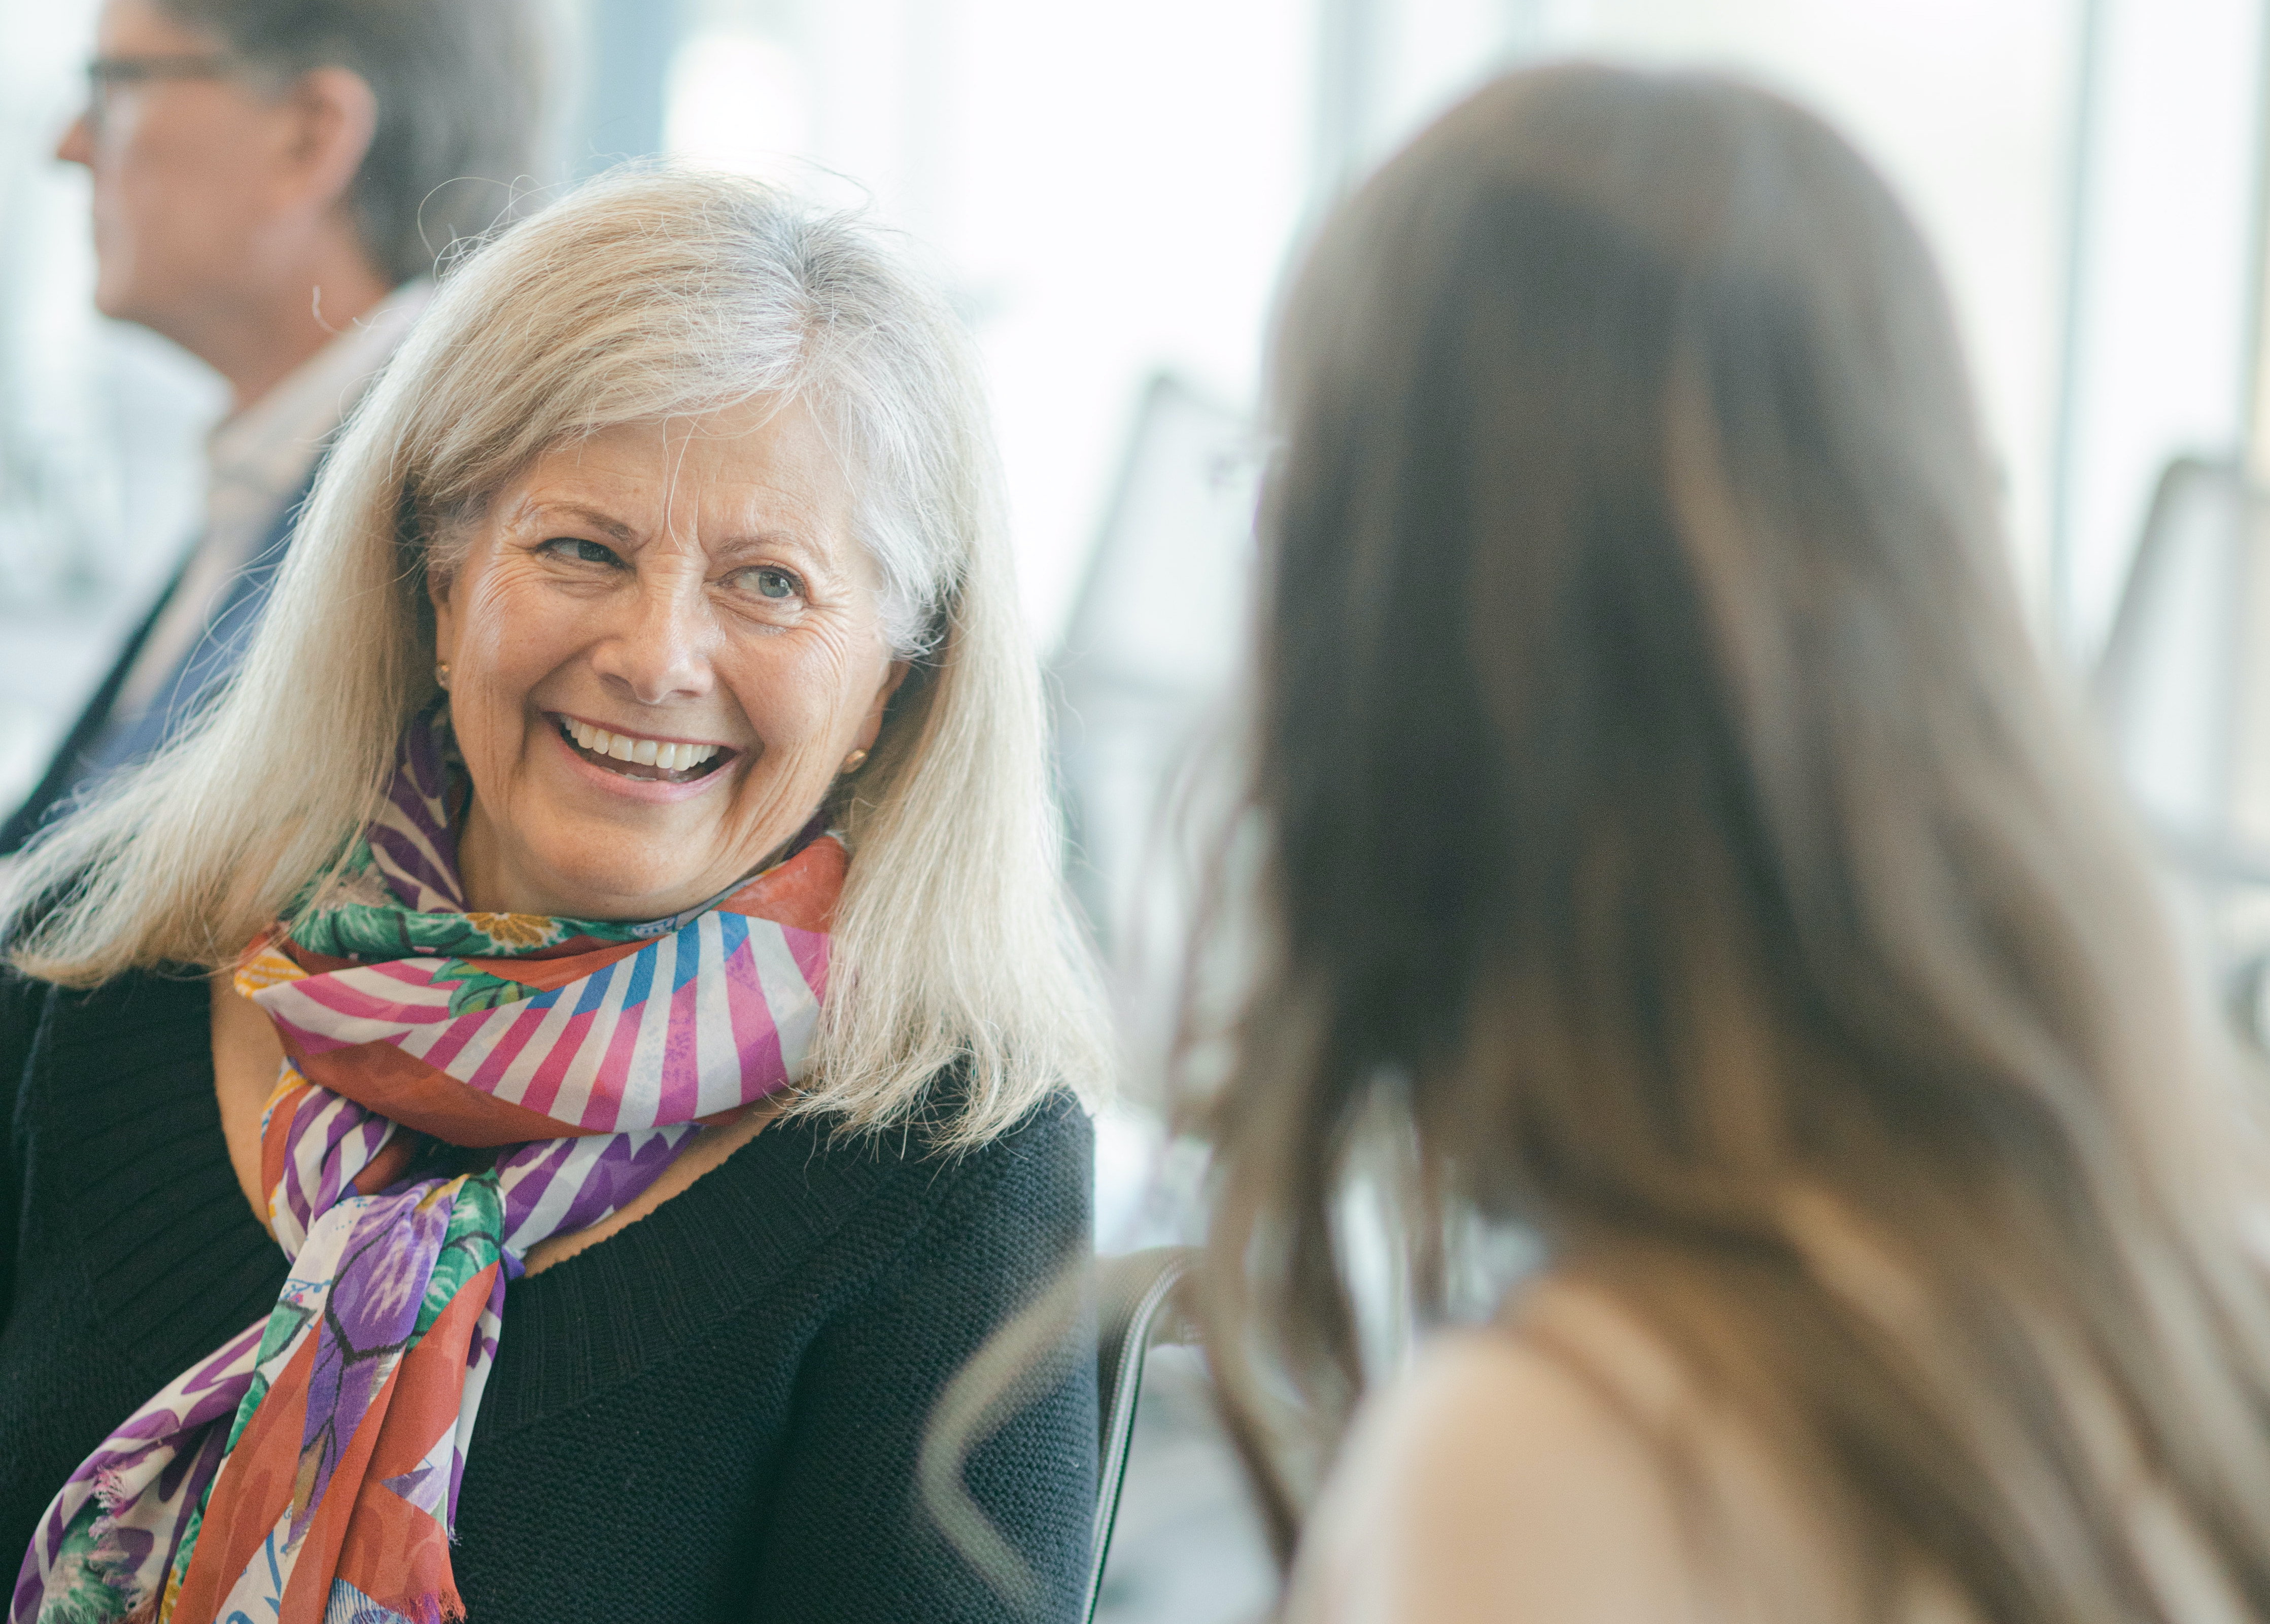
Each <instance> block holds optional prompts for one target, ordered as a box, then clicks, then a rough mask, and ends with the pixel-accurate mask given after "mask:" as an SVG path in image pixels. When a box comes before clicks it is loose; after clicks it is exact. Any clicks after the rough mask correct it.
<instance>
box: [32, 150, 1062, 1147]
mask: <svg viewBox="0 0 2270 1624" xmlns="http://www.w3.org/2000/svg"><path fill="white" fill-rule="evenodd" d="M750 401H769V402H776V403H780V404H788V403H791V402H793V403H797V404H801V405H803V406H804V407H805V409H806V410H807V411H809V412H811V413H812V417H813V419H814V421H816V422H817V423H819V424H820V426H821V427H822V430H823V433H825V434H827V437H828V439H829V441H831V443H832V444H833V446H834V447H835V450H836V453H837V455H838V456H839V457H840V459H841V461H842V466H843V468H844V471H845V472H846V474H847V477H848V478H849V481H850V484H851V486H852V489H853V492H854V493H855V499H856V501H855V518H854V524H855V528H856V530H857V536H858V538H859V540H860V541H861V542H862V543H863V544H864V545H866V546H867V547H868V549H869V550H870V551H871V552H872V555H873V557H874V558H875V560H876V562H877V564H878V566H879V575H880V576H881V578H882V580H883V582H884V583H885V586H884V595H885V598H886V619H887V620H888V622H889V631H890V634H891V636H892V638H893V641H894V643H895V644H896V645H897V648H898V649H899V651H900V653H901V655H903V656H913V666H912V669H911V671H909V675H908V677H907V679H906V680H905V682H904V683H903V684H902V685H901V688H900V690H899V693H898V694H897V696H896V697H895V698H894V701H892V704H891V707H890V710H889V713H888V715H887V716H886V720H885V722H884V724H883V729H882V732H881V734H880V736H879V738H878V739H877V741H876V745H875V748H874V751H873V753H872V759H871V760H870V761H869V763H868V765H867V766H866V768H864V771H862V772H861V774H860V775H859V776H858V777H857V780H856V781H854V782H855V784H856V791H857V793H856V798H853V799H850V800H849V801H848V802H847V803H845V804H844V805H842V806H840V807H839V808H838V809H837V812H836V819H837V822H838V825H839V827H842V828H844V829H845V831H846V833H847V834H848V835H849V842H850V845H851V848H852V852H853V857H852V862H851V866H850V874H849V881H848V884H847V886H846V889H845V891H844V894H843V897H842V902H841V905H840V907H839V908H838V910H837V915H836V923H835V938H834V942H833V947H832V956H831V963H830V969H829V983H828V990H827V1000H826V1005H825V1008H824V1010H823V1013H822V1019H821V1031H820V1045H819V1049H818V1051H817V1054H816V1057H815V1064H814V1069H813V1075H812V1086H811V1089H810V1091H809V1093H808V1094H807V1097H806V1099H805V1101H804V1104H803V1107H802V1109H814V1110H829V1111H834V1112H837V1113H840V1114H842V1116H844V1117H846V1118H848V1119H849V1120H850V1121H852V1122H854V1123H883V1122H888V1121H894V1120H897V1119H900V1118H902V1117H904V1116H907V1115H908V1114H909V1113H911V1112H913V1111H915V1110H916V1109H917V1108H918V1107H920V1106H921V1104H922V1103H923V1101H924V1098H925V1094H926V1087H925V1086H926V1084H928V1082H929V1081H930V1079H931V1078H932V1077H934V1076H935V1075H937V1074H938V1073H939V1072H942V1071H943V1070H944V1069H945V1068H946V1067H947V1066H949V1065H950V1064H954V1063H956V1062H961V1064H962V1066H963V1070H964V1072H966V1076H967V1085H966V1086H967V1094H966V1098H964V1099H963V1100H962V1102H961V1105H960V1107H959V1109H958V1114H957V1115H955V1116H953V1120H952V1121H951V1122H950V1123H946V1125H945V1127H944V1129H943V1132H944V1135H945V1137H946V1138H949V1139H952V1140H954V1141H956V1142H961V1143H973V1142H976V1141H978V1140H981V1139H983V1138H986V1137H989V1136H990V1135H991V1134H994V1133H997V1132H998V1131H1001V1130H1002V1129H1003V1128H1005V1127H1006V1126H1008V1125H1009V1124H1011V1123H1013V1122H1015V1121H1016V1120H1017V1119H1018V1118H1019V1117H1020V1116H1023V1115H1024V1114H1025V1112H1026V1111H1027V1109H1029V1108H1030V1107H1031V1106H1032V1105H1033V1104H1034V1103H1035V1101H1038V1100H1039V1099H1041V1098H1042V1097H1043V1096H1045V1095H1046V1094H1049V1093H1050V1091H1051V1090H1052V1089H1054V1088H1056V1087H1057V1086H1071V1087H1072V1088H1074V1089H1075V1090H1077V1091H1078V1092H1079V1093H1080V1094H1082V1095H1083V1097H1086V1098H1087V1099H1089V1100H1090V1101H1094V1099H1095V1098H1096V1097H1097V1095H1098V1094H1099V1093H1100V1091H1101V1089H1102V1083H1103V1078H1104V1074H1105V1071H1106V1064H1105V1059H1104V1052H1105V1051H1104V1044H1103V1042H1102V1035H1101V1033H1102V1021H1101V1017H1100V1013H1099V1011H1100V1000H1099V999H1098V997H1097V996H1096V992H1095V988H1094V978H1093V975H1092V972H1091V969H1090V965H1089V959H1088V956H1087V952H1086V949H1085V946H1084V945H1083V942H1082V938H1081V937H1080V935H1079V931H1078V928H1077V925H1076V923H1075V921H1074V920H1073V918H1072V915H1071V913H1070V909H1069V907H1068V904H1067V903H1066V901H1065V896H1064V891H1063V887H1062V885H1061V882H1060V878H1059V860H1060V859H1059V854H1060V845H1059V836H1058V833H1057V825H1056V819H1055V814H1054V811H1053V808H1052V805H1051V804H1050V797H1049V793H1048V778H1047V768H1046V740H1045V725H1046V724H1045V720H1044V710H1043V707H1042V697H1041V684H1040V674H1039V668H1038V664H1037V662H1036V660H1035V657H1034V655H1033V653H1032V651H1031V649H1030V648H1029V646H1028V645H1027V640H1026V637H1025V634H1024V630H1023V624H1022V619H1021V616H1020V609H1019V604H1018V599H1017V593H1016V587H1015V582H1014V579H1013V573H1012V570H1011V567H1010V561H1009V557H1008V552H1007V545H1006V540H1005V537H1004V535H1003V533H1002V526H1001V522H1000V515H1001V507H1000V502H999V499H998V473H997V469H996V461H995V456H994V452H993V447H992V442H991V439H990V433H989V430H988V427H987V422H986V414H985V408H984V402H983V391H982V390H981V389H980V388H979V386H978V384H977V382H976V375H975V369H974V364H973V358H972V356H971V353H970V351H969V347H968V340H967V338H966V337H965V335H964V334H963V333H962V331H961V327H960V325H959V323H957V322H956V321H955V319H954V317H953V315H952V313H951V312H950V311H949V309H948V308H947V307H946V304H945V302H944V300H942V299H941V298H940V297H939V296H938V294H937V293H935V292H933V291H931V289H930V288H929V287H928V285H926V283H925V282H924V280H923V279H922V278H918V277H916V276H915V275H914V274H913V273H912V272H911V271H909V269H908V268H907V267H906V266H905V265H904V264H903V263H901V258H900V256H897V255H896V254H895V253H894V252H893V251H892V250H891V249H890V248H888V247H887V246H886V243H885V241H884V240H883V239H882V238H881V237H880V236H879V234H877V233H876V232H874V231H873V230H872V229H871V228H869V227H867V226H864V225H863V224H861V223H860V222H859V221H858V220H857V219H855V218H852V217H849V216H844V215H831V214H822V213H818V212H814V211H811V210H809V209H807V208H805V207H804V206H802V205H800V204H797V203H796V202H795V201H793V200H792V199H790V197H787V196H786V195H784V194H783V193H782V192H780V191H778V190H775V189H772V188H769V187H767V186H764V185H761V184H760V183H758V182H752V181H746V180H742V179H738V178H733V177H727V176H720V175H713V174H693V173H687V172H683V171H674V170H631V171H618V172H616V173H615V174H612V175H609V176H605V177H602V178H601V179H600V180H598V181H596V182H591V183H590V184H588V185H586V186H585V187H583V188H582V189H579V190H578V191H576V192H575V193H574V194H573V195H571V196H570V197H568V198H567V199H566V200H565V201H563V202H560V203H559V204H555V205H553V207H552V208H551V209H549V210H547V211H545V212H544V213H543V214H540V215H538V216H537V217H535V218H534V219H530V220H529V221H527V222H526V223H524V224H523V225H520V226H514V227H511V228H509V229H508V230H505V231H503V232H502V233H501V234H499V235H498V237H497V238H496V240H495V241H493V242H491V243H489V244H487V245H486V246H484V247H482V248H478V249H477V250H476V251H474V252H472V253H471V254H469V255H467V256H465V258H464V262H463V263H461V265H460V266H459V267H458V269H457V270H456V272H455V273H454V274H453V275H452V276H450V277H449V278H448V280H447V281H445V282H444V284H443V285H442V288H441V292H440V293H439V294H438V295H437V296H436V298H435V300H434V304H433V306H432V307H431V308H429V309H428V311H427V314H426V315H425V317H424V319H423V320H422V321H421V322H420V323H419V326H418V328H417V329H416V330H415V331H413V333H412V336H411V337H410V338H409V340H408V341H407V342H406V343H405V344H404V346H403V348H402V350H401V352H399V354H398V355H397V358H396V360H395V361H394V362H393V364H392V366H391V367H390V368H389V371H388V372H387V374H386V375H385V376H384V377H383V378H382V380H381V381H380V382H378V383H377V385H376V386H375V388H374V389H372V391H371V393H370V395H369V396H368V397H367V399H366V400H365V401H364V403H363V404H362V405H361V406H360V408H359V409H358V411H357V412H356V413H355V415H354V418H353V419H352V422H351V423H350V425H349V426H348V427H347V429H346V431H345V434H344V437H343V438H342V439H341V441H339V444H338V448H337V449H335V450H334V451H333V452H332V454H331V456H330V460H329V462H328V463H327V464H326V466H325V468H324V470H323V474H322V477H321V478H320V479H319V481H318V483H317V485H316V487H315V493H314V495H313V496H312V497H311V499H310V501H309V506H308V511H307V514H306V515H305V517H304V518H303V519H302V520H301V523H300V530H299V535H298V538H297V540H296V541H295V542H294V544H293V548H292V551H291V553H290V555H289V557H288V559H287V560H286V564H285V566H284V568H283V570H282V573H281V575H280V576H279V578H278V582H277V586H276V591H275V595H274V597H273V598H272V599H271V603H270V605H269V609H268V612H267V614H266V617H265V619H263V622H262V625H261V628H260V631H259V634H258V636H257V638H256V641H255V642H254V644H253V647H252V649H251V650H250V651H249V655H248V656H247V658H246V661H245V664H244V666H243V669H242V671H241V673H240V675H239V676H238V677H237V678H236V679H235V680H234V683H233V684H232V685H231V686H229V688H228V689H227V690H226V692H225V693H224V694H223V695H222V697H221V698H220V699H219V701H218V703H216V704H215V705H214V706H213V708H211V710H209V711H208V712H206V713H205V714H204V716H201V717H200V718H199V719H197V721H196V722H195V723H193V724H192V725H191V726H190V727H189V729H188V730H185V732H184V733H183V735H182V737H181V738H180V739H179V740H178V742H176V743H175V744H174V745H171V746H169V747H168V748H167V750H166V751H165V752H164V753H162V754H160V755H159V757H157V758H156V759H155V760H153V761H152V762H151V763H150V764H149V765H147V766H146V767H145V768H140V769H138V770H137V771H134V772H132V773H130V774H128V775H123V776H122V778H121V779H119V780H117V781H115V782H113V783H112V784H111V785H109V786H108V788H107V789H106V790H104V791H103V792H102V793H101V795H100V797H99V798H98V799H97V800H96V802H95V803H94V804H93V805H91V806H89V807H87V808H86V809H85V810H82V811H81V812H78V813H77V814H75V815H74V816H72V817H70V818H67V819H64V820H63V822H62V823H60V824H59V825H57V826H56V827H54V828H52V829H51V830H50V831H48V833H47V834H45V835H43V836H42V837H41V839H40V840H39V841H38V842H35V843H34V845H33V847H32V848H31V849H29V851H28V852H27V853H26V856H25V859H24V864H23V867H22V870H21V871H19V874H17V875H16V876H14V877H13V878H14V879H15V880H16V881H17V882H18V886H17V887H15V895H16V897H17V898H18V902H17V904H16V906H17V908H18V909H19V919H18V922H17V923H18V926H19V929H20V931H21V938H20V940H19V945H18V951H17V953H16V954H15V960H16V963H17V964H18V966H19V968H22V969H24V970H25V971H26V972H27V973H29V974H32V975H39V976H43V977H46V978H48V979H51V980H54V981H58V982H63V983H69V984H73V985H80V986H85V985H92V984H94V983H100V982H102V981H104V980H107V979H108V978H109V977H111V976H115V975H119V974H121V973H122V972H124V971H127V970H130V969H133V968H146V967H151V966H156V965H161V964H169V963H170V964H182V965H188V966H197V967H205V968H212V967H218V966H220V965H223V964H225V963H227V962H228V961H230V960H233V959H234V957H235V956H236V955H237V954H238V953H240V952H241V950H242V949H243V947H244V946H245V945H246V944H247V943H248V942H249V940H250V939H251V938H252V937H253V936H254V935H255V934H256V932H257V931H260V930H261V929H263V927H264V926H265V925H266V924H267V923H268V922H269V921H270V920H271V919H273V918H274V917H276V916H277V914H278V911H279V910H280V909H282V908H285V907H286V906H287V905H288V904H289V903H290V901H292V899H293V897H294V896H295V895H297V894H300V891H301V889H302V887H304V886H308V884H309V882H310V881H316V882H321V881H322V880H323V879H324V878H325V877H326V876H328V875H329V874H330V872H331V871H332V869H333V867H334V865H335V864H337V863H338V861H339V860H340V857H341V855H342V853H343V851H344V850H345V847H346V844H347V842H349V841H350V840H351V839H352V836H353V834H354V833H355V832H356V830H358V829H359V828H360V827H362V825H363V824H364V823H366V822H367V820H368V819H370V818H371V817H372V816H373V815H374V813H375V811H376V809H377V806H378V805H379V803H380V800H381V798H382V796H383V794H384V791H385V789H386V785H387V781H388V778H389V774H390V772H391V770H392V767H393V762H394V757H395V749H396V745H397V740H398V739H399V738H400V737H401V734H402V731H403V729H404V726H405V725H407V723H409V721H410V719H411V718H412V716H415V715H416V714H417V712H418V711H419V708H421V707H423V706H424V705H426V704H427V703H428V702H429V701H431V700H432V699H433V698H434V696H435V693H436V692H437V690H436V689H435V687H434V625H433V612H432V609H431V607H430V604H429V603H428V600H427V591H426V580H427V573H428V570H429V569H431V568H440V569H441V570H444V571H446V570H447V568H448V567H449V558H448V556H447V553H448V551H449V546H450V543H451V540H452V538H455V537H456V535H458V534H459V533H460V532H461V530H462V528H463V527H462V525H461V523H459V521H460V520H461V519H462V518H463V517H464V515H468V514H471V513H473V512H476V511H478V508H479V506H480V504H481V503H482V502H483V501H484V500H485V499H486V498H487V497H488V496H490V495H492V494H493V493H496V492H498V491H499V490H500V489H501V487H502V486H504V485H505V484H506V483H507V482H508V480H510V479H511V478H512V477H513V476H514V475H515V474H516V472H517V471H520V470H521V469H523V468H524V467H526V466H527V465H528V463H530V460H531V459H533V458H534V457H536V456H539V455H540V454H542V453H543V452H545V451H546V450H548V449H552V448H554V447H558V446H560V445H563V444H569V443H573V442H574V441H577V440H578V439H580V438H582V437H584V436H588V435H590V434H595V433H597V432H599V431H601V430H604V429H607V428H610V427H612V426H618V425H623V424H629V423H640V422H654V421H657V420H662V419H689V418H698V417H701V416H702V415H704V414H707V413H709V412H715V411H718V410H720V409H723V408H725V407H729V406H733V405H737V404H741V403H744V402H750ZM34 899H39V900H34Z"/></svg>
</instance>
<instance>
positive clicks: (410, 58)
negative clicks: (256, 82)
mask: <svg viewBox="0 0 2270 1624" xmlns="http://www.w3.org/2000/svg"><path fill="white" fill-rule="evenodd" d="M159 4H160V5H161V6H162V7H163V8H164V10H165V11H166V12H167V14H168V15H170V16H171V17H172V18H173V19H174V20H175V21H176V22H179V23H182V25H184V26H188V27H190V28H194V29H196V30H197V31H198V32H199V33H204V34H207V35H209V36H211V39H212V40H213V41H214V43H215V44H217V45H219V47H221V48H223V49H224V50H226V52H227V53H228V54H229V55H230V56H234V57H236V58H237V59H239V60H240V61H241V62H242V63H244V64H245V65H246V66H247V67H248V68H249V69H251V70H253V71H254V72H256V74H258V75H259V76H261V77H262V78H267V79H271V80H274V81H277V82H279V83H282V82H288V81H290V80H292V79H295V78H299V77H300V75H301V74H303V73H308V72H312V71H313V70H315V69H317V68H345V69H348V70H351V71H352V72H354V73H357V74H360V76H361V77H362V78H363V79H364V81H365V82H366V83H367V84H368V85H370V88H371V92H372V93H373V95H374V96H375V98H376V100H377V102H378V128H377V130H376V132H375V134H374V135H373V136H372V137H371V143H370V151H369V152H368V153H367V155H366V156H365V157H364V159H363V161H362V167H361V169H360V171H359V172H358V173H357V174H356V175H355V179H354V186H353V189H352V194H351V202H352V207H353V210H354V214H355V219H356V223H357V225H358V226H359V227H360V232H361V235H362V241H363V246H364V247H365V248H367V250H368V251H369V253H370V256H371V258H372V260H373V262H374V263H376V264H377V266H378V267H379V269H380V270H382V271H384V272H385V274H386V276H387V277H388V278H389V280H391V281H394V282H404V281H407V280H408V279H409V278H412V277H414V276H418V275H419V274H421V273H422V272H425V271H431V270H432V269H433V268H434V259H435V257H436V256H437V255H439V254H441V252H442V251H444V250H445V249H447V248H449V245H450V244H451V243H452V242H453V241H458V240H461V239H464V238H469V237H478V236H479V235H481V234H482V233H484V232H485V231H486V230H487V229H488V228H489V226H491V224H492V223H493V222H494V221H495V220H496V219H498V218H499V217H500V216H501V214H502V213H503V212H504V211H505V210H506V208H507V207H508V205H509V204H510V203H511V202H512V200H513V198H514V197H515V195H516V186H517V184H518V183H519V182H523V180H549V179H550V178H551V177H550V176H549V175H548V174H539V171H541V170H543V169H545V167H546V165H545V162H544V155H543V153H542V151H541V148H542V146H543V138H542V134H541V131H542V126H543V119H544V115H545V100H546V93H547V90H548V85H547V83H546V81H547V78H548V77H549V70H550V67H551V61H550V58H551V56H552V54H553V53H552V51H551V49H550V45H551V41H550V40H549V38H548V32H549V31H548V30H547V29H546V27H545V19H544V15H543V13H542V12H541V11H540V10H539V0H159Z"/></svg>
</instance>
